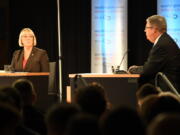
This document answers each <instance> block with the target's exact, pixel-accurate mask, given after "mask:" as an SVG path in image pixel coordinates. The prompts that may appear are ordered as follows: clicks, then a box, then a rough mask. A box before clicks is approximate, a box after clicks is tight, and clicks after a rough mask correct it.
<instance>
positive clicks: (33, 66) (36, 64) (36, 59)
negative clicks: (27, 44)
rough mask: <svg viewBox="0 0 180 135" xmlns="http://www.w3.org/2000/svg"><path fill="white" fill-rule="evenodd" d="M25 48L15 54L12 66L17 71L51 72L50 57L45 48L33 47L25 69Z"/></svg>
mask: <svg viewBox="0 0 180 135" xmlns="http://www.w3.org/2000/svg"><path fill="white" fill-rule="evenodd" d="M23 57H24V49H21V50H17V51H15V52H14V54H13V58H12V62H11V66H12V69H13V70H14V71H15V72H49V58H48V55H47V52H46V51H45V50H43V49H39V48H37V47H33V49H32V52H31V54H30V56H29V59H28V60H27V63H26V66H25V69H23Z"/></svg>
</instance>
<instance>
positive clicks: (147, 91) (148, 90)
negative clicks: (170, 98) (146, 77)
mask: <svg viewBox="0 0 180 135" xmlns="http://www.w3.org/2000/svg"><path fill="white" fill-rule="evenodd" d="M159 93H160V90H158V89H157V88H156V87H155V86H154V85H152V84H150V83H146V84H144V85H142V86H141V87H140V88H139V89H138V90H137V92H136V98H137V101H138V105H139V106H141V104H142V101H143V99H144V98H145V97H147V96H149V95H154V94H159Z"/></svg>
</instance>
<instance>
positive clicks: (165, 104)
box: [140, 92, 180, 124]
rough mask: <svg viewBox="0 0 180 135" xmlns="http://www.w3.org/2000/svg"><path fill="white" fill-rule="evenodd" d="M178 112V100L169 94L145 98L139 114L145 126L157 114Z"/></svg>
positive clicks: (179, 110)
mask: <svg viewBox="0 0 180 135" xmlns="http://www.w3.org/2000/svg"><path fill="white" fill-rule="evenodd" d="M169 112H180V100H179V97H177V96H176V95H175V94H173V93H171V92H162V93H160V94H158V95H150V96H148V97H146V98H145V99H144V101H143V103H142V105H141V108H140V113H141V114H142V117H143V118H144V120H145V122H147V124H148V123H149V122H150V121H151V120H153V118H155V117H156V116H157V115H158V114H161V113H169Z"/></svg>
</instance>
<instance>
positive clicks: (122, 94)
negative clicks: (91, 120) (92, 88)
mask: <svg viewBox="0 0 180 135" xmlns="http://www.w3.org/2000/svg"><path fill="white" fill-rule="evenodd" d="M77 75H79V76H80V77H79V78H78V79H76V77H77ZM139 76H140V75H139V74H93V73H81V74H69V79H70V89H71V97H72V98H73V94H74V89H75V87H76V85H77V87H82V86H83V85H85V84H84V83H91V82H98V83H100V84H101V85H103V86H104V88H105V90H106V93H107V96H108V98H109V101H110V102H111V103H112V105H113V106H114V107H115V106H119V105H126V106H129V107H133V108H136V105H137V102H136V95H135V93H136V89H137V80H138V78H139Z"/></svg>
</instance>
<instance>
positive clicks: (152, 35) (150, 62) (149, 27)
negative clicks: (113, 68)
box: [128, 15, 180, 91]
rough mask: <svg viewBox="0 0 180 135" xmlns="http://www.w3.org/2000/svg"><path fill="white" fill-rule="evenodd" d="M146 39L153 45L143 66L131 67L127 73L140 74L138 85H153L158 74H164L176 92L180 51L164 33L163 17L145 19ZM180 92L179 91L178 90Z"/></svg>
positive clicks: (164, 22)
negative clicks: (148, 83)
mask: <svg viewBox="0 0 180 135" xmlns="http://www.w3.org/2000/svg"><path fill="white" fill-rule="evenodd" d="M144 31H145V33H146V38H147V39H148V40H149V41H150V42H151V43H153V44H154V45H153V47H152V49H151V51H150V53H149V57H148V59H147V61H146V62H145V64H144V65H143V66H131V67H130V68H129V70H128V71H129V73H140V74H141V76H140V79H139V85H142V84H144V83H147V82H150V83H152V84H154V82H155V81H154V79H155V76H156V74H157V73H158V72H162V73H164V74H165V75H166V76H167V77H168V79H169V80H170V81H171V82H172V83H173V85H174V86H175V88H176V89H177V90H178V89H179V86H178V85H180V81H179V77H180V51H179V47H178V46H177V44H176V43H175V41H174V40H173V39H172V38H171V37H170V36H169V35H168V34H167V33H166V31H167V24H166V20H165V18H164V17H163V16H159V15H153V16H150V17H148V18H147V20H146V26H145V30H144ZM179 91H180V89H179Z"/></svg>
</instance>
